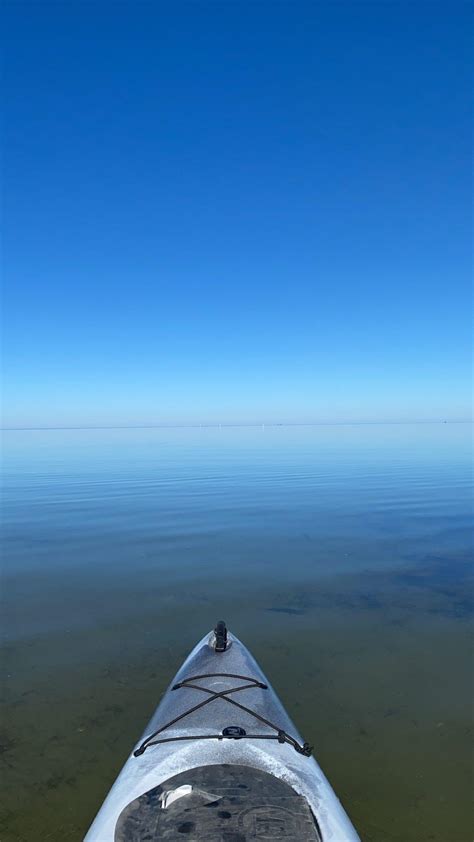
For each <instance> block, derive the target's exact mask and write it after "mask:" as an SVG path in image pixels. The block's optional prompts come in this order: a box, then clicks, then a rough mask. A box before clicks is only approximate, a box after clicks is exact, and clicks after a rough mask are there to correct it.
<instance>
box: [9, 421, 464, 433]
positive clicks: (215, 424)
mask: <svg viewBox="0 0 474 842" xmlns="http://www.w3.org/2000/svg"><path fill="white" fill-rule="evenodd" d="M472 423H473V419H472V418H459V419H444V418H438V419H428V420H409V421H249V422H243V423H238V422H232V421H228V422H208V423H198V422H196V423H194V424H80V425H58V426H52V425H51V426H49V425H48V426H35V427H10V426H9V427H0V431H1V432H34V431H40V430H44V431H46V430H160V429H164V430H169V429H172V430H174V429H203V428H206V429H222V428H223V427H225V428H229V427H355V426H365V425H366V426H375V425H378V426H390V425H404V424H472Z"/></svg>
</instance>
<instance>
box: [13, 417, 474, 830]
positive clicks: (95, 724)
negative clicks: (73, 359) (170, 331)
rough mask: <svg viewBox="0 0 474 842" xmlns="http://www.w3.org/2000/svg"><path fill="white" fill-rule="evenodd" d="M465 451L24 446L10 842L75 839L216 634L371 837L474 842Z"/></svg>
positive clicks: (461, 443) (407, 441)
mask: <svg viewBox="0 0 474 842" xmlns="http://www.w3.org/2000/svg"><path fill="white" fill-rule="evenodd" d="M470 436H471V428H470V427H469V426H468V425H461V424H460V425H454V424H441V425H418V426H406V425H400V426H396V425H394V426H389V425H386V426H334V427H330V426H328V427H299V428H284V427H270V428H269V427H267V428H265V429H261V428H247V429H242V428H240V429H239V428H233V429H232V428H227V429H226V428H223V429H204V428H203V429H194V430H189V429H188V430H184V429H181V430H179V429H174V430H173V429H168V430H93V431H80V430H77V431H38V432H33V431H25V432H7V433H6V434H5V439H4V441H5V458H4V467H5V480H4V504H3V520H4V527H3V528H4V538H3V548H4V562H3V582H2V585H3V588H2V590H3V597H4V609H3V629H2V630H3V635H4V642H5V651H6V663H7V669H6V679H5V682H4V692H5V697H6V715H5V716H4V717H3V720H2V737H1V747H2V754H1V761H2V763H3V764H4V766H5V769H6V774H5V773H4V774H3V775H2V781H3V783H4V798H3V805H2V822H1V825H0V828H1V836H0V838H1V840H2V842H13V840H14V842H19V841H20V840H22V842H23V840H24V841H25V842H37V841H38V842H43V840H44V841H45V842H46V840H48V842H49V840H54V842H56V840H57V842H66V840H81V838H82V836H83V834H84V832H85V830H86V829H87V827H88V826H89V824H90V822H91V820H92V818H93V817H94V814H95V812H96V810H97V809H98V807H99V806H100V804H101V802H102V800H103V798H104V797H105V795H106V793H107V791H108V789H109V787H110V785H111V784H112V782H113V780H114V778H115V776H116V775H117V773H118V771H119V769H120V767H121V765H122V763H123V761H124V759H125V757H126V755H127V754H128V752H129V750H130V747H131V745H132V744H133V743H134V742H135V740H136V739H137V737H138V736H139V734H140V732H141V730H142V728H143V727H144V726H145V724H146V721H147V719H148V718H149V716H150V715H151V713H152V711H153V709H154V708H155V706H156V703H157V701H158V699H159V697H160V694H161V693H162V691H163V690H164V688H165V686H166V684H167V683H168V681H169V680H170V678H171V677H172V674H173V673H174V672H175V670H176V669H177V667H178V666H179V664H180V663H181V661H182V660H183V658H184V656H185V655H186V654H187V652H188V651H189V649H190V648H191V647H192V646H193V645H194V643H195V642H196V640H197V639H198V638H200V637H201V636H202V635H203V634H204V633H205V632H206V631H207V630H208V629H210V628H211V627H212V625H213V624H214V622H215V620H216V619H218V618H220V617H221V616H222V617H224V618H225V619H226V620H227V623H228V625H229V626H230V628H231V629H232V630H233V631H235V632H236V634H238V635H239V636H240V637H241V638H242V639H243V640H244V642H246V643H247V644H248V645H249V647H250V648H251V649H252V651H253V652H254V654H255V655H256V656H257V658H258V659H259V661H260V662H261V665H262V667H263V668H264V670H265V671H266V672H267V673H268V674H269V677H270V678H271V680H272V681H273V683H274V685H275V687H276V689H277V691H278V692H279V694H280V696H281V697H282V699H283V701H284V703H285V704H286V706H287V707H288V709H289V712H290V714H291V715H292V716H293V718H294V719H295V720H296V721H297V723H298V725H299V727H300V730H301V731H302V732H303V734H304V736H305V738H307V739H308V740H310V742H312V743H313V744H314V745H315V747H316V756H317V758H318V760H319V762H320V763H321V765H322V766H323V768H324V770H325V771H326V773H327V775H328V776H329V778H330V780H331V782H332V783H333V786H334V788H335V789H336V791H337V793H338V794H339V796H340V797H341V798H342V800H343V802H344V804H345V806H346V808H347V810H348V812H349V814H350V815H351V817H352V819H353V821H354V823H355V824H356V826H357V828H358V829H359V832H360V833H361V835H362V836H363V839H364V840H367V842H385V840H387V842H395V840H397V841H398V842H425V840H426V841H428V840H436V842H470V840H471V839H472V825H471V815H470V809H469V800H470V790H471V786H472V765H471V754H470V745H469V732H470V730H471V725H472V720H471V711H470V703H471V686H470V681H471V674H472V673H471V660H470V651H469V640H470V637H469V634H470V623H471V619H472V590H471V583H470V580H469V578H468V574H469V563H470V556H471V550H472V544H471V531H470V527H471V521H470V518H471V517H472V509H471V498H470V480H471V475H470ZM335 842H336V840H335Z"/></svg>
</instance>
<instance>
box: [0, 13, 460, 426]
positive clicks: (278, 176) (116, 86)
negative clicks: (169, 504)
mask: <svg viewBox="0 0 474 842" xmlns="http://www.w3.org/2000/svg"><path fill="white" fill-rule="evenodd" d="M470 9H471V7H470V4H468V3H462V2H451V3H447V2H442V3H439V4H438V3H436V2H431V0H430V2H426V0H423V2H420V3H417V2H413V1H412V0H410V2H403V3H397V2H383V0H380V2H373V3H358V2H350V3H342V2H327V3H317V2H311V3H305V2H276V0H275V2H252V3H247V2H240V0H234V2H230V0H222V2H212V3H203V2H194V3H178V2H176V3H173V2H167V3H164V2H163V3H161V2H150V3H148V2H116V3H107V2H100V0H97V2H94V3H91V2H83V3H77V2H74V0H66V2H61V3H59V2H58V3H45V2H40V0H34V2H32V3H29V4H26V3H22V2H21V0H15V2H10V3H9V4H7V5H6V6H5V4H4V19H5V20H4V26H5V27H6V36H7V41H8V43H7V48H6V59H5V65H6V73H5V82H6V87H7V105H6V118H5V130H4V168H5V176H4V217H5V219H4V229H5V237H4V258H5V259H4V263H5V276H6V284H5V295H4V321H5V330H4V334H5V335H4V349H5V350H4V370H5V417H4V424H5V425H6V426H44V425H46V426H48V425H51V426H61V425H73V426H74V425H81V424H86V425H87V424H90V425H101V424H118V425H120V424H129V423H130V424H141V423H145V424H147V423H171V422H180V423H199V422H208V421H217V422H219V421H221V422H230V421H236V422H250V421H272V420H273V421H280V422H281V421H290V422H291V421H332V420H334V421H348V420H358V421H360V420H389V419H393V420H410V419H417V420H428V419H439V418H442V419H464V418H467V417H468V411H469V378H470V355H469V344H470V307H471V302H470V297H469V266H470V263H469V261H470V253H469V240H470V217H469V205H470V176H469V166H470V165H469V157H470V152H471V138H470V134H469V126H470V121H471V113H470V109H469V102H470V99H471V91H470V69H469V66H468V65H469V54H470V51H471V37H472V32H471V31H470Z"/></svg>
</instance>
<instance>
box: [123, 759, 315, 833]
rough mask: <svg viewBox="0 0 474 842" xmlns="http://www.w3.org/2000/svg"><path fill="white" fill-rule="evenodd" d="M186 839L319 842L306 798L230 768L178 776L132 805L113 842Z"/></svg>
mask: <svg viewBox="0 0 474 842" xmlns="http://www.w3.org/2000/svg"><path fill="white" fill-rule="evenodd" d="M164 805H166V808H165V809H163V806H164ZM183 836H186V837H187V838H188V839H190V840H191V839H192V840H204V839H205V840H207V842H247V840H259V839H260V840H263V839H267V840H270V839H275V840H277V839H292V840H299V842H321V836H320V835H319V832H318V829H317V826H316V823H315V819H314V816H313V814H312V812H311V810H310V808H309V805H308V802H307V801H306V799H305V798H303V797H302V796H301V795H298V793H297V792H295V790H294V789H293V788H292V787H291V786H289V785H288V784H286V783H285V782H284V781H282V780H280V779H278V778H275V777H274V775H269V774H268V773H267V772H263V771H261V770H259V769H253V768H251V767H250V766H234V765H231V764H222V765H215V766H200V767H198V768H195V769H191V770H189V771H187V772H182V773H181V774H179V775H175V776H174V777H172V778H170V779H169V780H167V781H165V782H164V783H162V784H160V785H159V786H157V787H154V788H153V789H152V790H150V791H149V792H146V793H144V794H143V795H141V796H140V797H139V798H137V799H135V801H132V803H131V804H128V805H127V807H126V808H125V809H124V810H123V812H122V813H121V815H120V817H119V820H118V822H117V827H116V830H115V842H130V840H134V842H141V840H143V842H144V840H147V842H155V840H175V842H176V840H179V839H182V838H183Z"/></svg>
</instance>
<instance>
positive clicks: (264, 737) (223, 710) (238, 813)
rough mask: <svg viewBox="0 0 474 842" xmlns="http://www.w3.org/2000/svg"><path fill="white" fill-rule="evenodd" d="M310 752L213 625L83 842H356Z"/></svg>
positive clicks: (238, 646) (237, 649)
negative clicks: (165, 841)
mask: <svg viewBox="0 0 474 842" xmlns="http://www.w3.org/2000/svg"><path fill="white" fill-rule="evenodd" d="M311 753H312V749H311V746H309V745H308V743H306V742H304V741H303V740H302V738H301V736H300V734H299V733H298V731H297V730H296V728H295V726H294V725H293V723H292V721H291V719H290V718H289V716H288V714H287V713H286V711H285V709H284V707H283V705H282V703H281V702H280V700H279V699H278V697H277V695H276V693H275V691H274V690H273V689H272V687H271V685H270V683H269V682H268V680H267V679H266V677H265V675H264V674H263V672H262V671H261V669H260V667H259V666H258V664H257V662H256V661H255V659H254V658H253V657H252V655H251V654H250V652H249V651H248V649H247V648H246V647H245V646H244V645H243V644H242V643H241V642H240V640H238V638H237V637H235V636H234V635H233V634H231V633H230V632H228V631H227V629H226V626H225V623H224V622H223V621H219V623H218V624H217V626H216V628H215V629H214V631H213V632H211V633H210V634H207V635H206V636H205V637H204V638H203V639H202V640H201V641H200V643H198V644H197V646H196V647H195V648H194V649H193V651H192V652H191V654H190V655H189V656H188V658H187V659H186V660H185V662H184V664H183V665H182V667H181V669H180V670H179V671H178V673H177V675H176V676H175V678H174V679H173V681H172V683H171V684H170V686H169V687H168V689H167V691H166V692H165V694H164V696H163V698H162V700H161V702H160V704H159V705H158V707H157V709H156V711H155V713H154V715H153V717H152V719H151V721H150V723H149V725H148V727H147V728H146V730H145V732H144V734H143V736H142V738H141V739H140V741H139V742H138V743H137V744H136V746H135V747H134V749H133V751H132V753H131V754H130V757H129V758H128V760H127V761H126V763H125V765H124V767H123V769H122V771H121V772H120V774H119V776H118V778H117V780H116V781H115V783H114V785H113V786H112V789H111V790H110V792H109V794H108V796H107V798H106V799H105V801H104V803H103V805H102V807H101V809H100V810H99V812H98V814H97V816H96V818H95V820H94V822H93V824H92V826H91V828H90V830H89V831H88V833H87V835H86V837H85V842H145V841H146V842H155V840H174V842H179V840H180V839H183V838H184V837H187V838H188V839H189V840H193V842H197V840H206V842H246V840H254V839H255V840H260V839H262V840H264V839H265V840H278V839H286V840H289V839H291V840H295V842H310V841H311V842H357V840H359V842H360V839H359V836H358V835H357V833H356V831H355V829H354V827H353V825H352V824H351V822H350V820H349V818H348V816H347V814H346V812H345V811H344V809H343V807H342V805H341V803H340V801H339V800H338V798H337V797H336V795H335V793H334V791H333V789H332V788H331V785H330V784H329V782H328V780H327V779H326V777H325V776H324V774H323V772H322V771H321V769H320V767H319V766H318V764H317V763H316V760H315V759H314V757H312V756H311Z"/></svg>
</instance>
